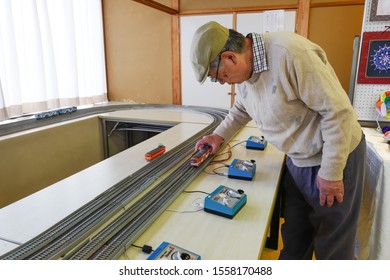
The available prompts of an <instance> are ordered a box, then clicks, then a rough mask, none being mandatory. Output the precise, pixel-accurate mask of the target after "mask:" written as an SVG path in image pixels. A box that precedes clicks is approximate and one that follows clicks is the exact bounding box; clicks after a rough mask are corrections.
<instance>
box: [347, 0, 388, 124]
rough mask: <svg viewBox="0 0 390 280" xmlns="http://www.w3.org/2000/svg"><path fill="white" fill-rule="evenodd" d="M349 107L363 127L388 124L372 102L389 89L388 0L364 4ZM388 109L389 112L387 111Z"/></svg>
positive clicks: (375, 0) (372, 0)
mask: <svg viewBox="0 0 390 280" xmlns="http://www.w3.org/2000/svg"><path fill="white" fill-rule="evenodd" d="M357 62H358V63H357V64H358V65H357V71H356V79H355V87H354V94H353V101H352V103H353V106H354V108H355V110H356V112H357V114H358V118H359V121H361V122H362V123H363V124H373V125H376V123H377V122H378V121H379V122H389V121H390V120H389V119H386V118H384V117H383V116H382V115H380V114H378V111H377V110H376V102H377V101H378V99H379V98H380V96H381V95H382V94H383V93H384V92H387V91H389V90H390V1H388V0H367V1H366V2H365V9H364V16H363V25H362V34H361V39H360V51H359V57H358V59H357ZM389 110H390V109H389Z"/></svg>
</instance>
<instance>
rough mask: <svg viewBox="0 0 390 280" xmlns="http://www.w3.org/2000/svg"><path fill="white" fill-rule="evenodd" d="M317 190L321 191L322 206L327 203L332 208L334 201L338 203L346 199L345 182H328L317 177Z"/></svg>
mask: <svg viewBox="0 0 390 280" xmlns="http://www.w3.org/2000/svg"><path fill="white" fill-rule="evenodd" d="M317 188H318V190H319V191H320V205H321V206H324V205H325V203H326V205H327V206H328V207H332V205H333V202H334V200H335V199H336V201H337V202H338V203H341V202H343V197H344V182H343V181H342V180H341V181H328V180H325V179H322V178H321V177H320V176H317Z"/></svg>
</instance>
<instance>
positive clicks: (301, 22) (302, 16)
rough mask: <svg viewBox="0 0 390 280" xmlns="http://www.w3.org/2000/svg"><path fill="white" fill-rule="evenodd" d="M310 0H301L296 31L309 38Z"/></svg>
mask: <svg viewBox="0 0 390 280" xmlns="http://www.w3.org/2000/svg"><path fill="white" fill-rule="evenodd" d="M309 14H310V0H299V4H298V12H297V28H296V29H297V30H296V32H297V33H298V34H300V35H302V36H303V37H306V38H307V35H308V33H309Z"/></svg>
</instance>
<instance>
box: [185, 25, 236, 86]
mask: <svg viewBox="0 0 390 280" xmlns="http://www.w3.org/2000/svg"><path fill="white" fill-rule="evenodd" d="M228 37H229V29H227V28H226V27H223V26H222V25H220V24H219V23H217V22H215V21H210V22H208V23H206V24H204V25H202V26H201V27H199V28H198V30H196V31H195V34H194V36H193V37H192V43H191V53H190V59H191V64H192V68H193V69H194V73H195V77H196V79H197V81H198V82H199V83H201V84H203V83H204V81H205V80H206V78H207V74H208V72H209V68H210V63H211V62H212V61H213V60H214V59H215V58H216V57H217V55H218V54H219V53H220V52H221V51H222V49H223V47H224V46H225V44H226V41H227V39H228Z"/></svg>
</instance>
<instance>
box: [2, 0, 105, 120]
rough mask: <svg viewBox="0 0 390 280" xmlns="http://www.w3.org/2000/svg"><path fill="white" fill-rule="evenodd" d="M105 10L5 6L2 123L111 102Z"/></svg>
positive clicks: (20, 0) (92, 0) (76, 4)
mask: <svg viewBox="0 0 390 280" xmlns="http://www.w3.org/2000/svg"><path fill="white" fill-rule="evenodd" d="M101 5H102V4H101V0H83V1H80V0H1V1H0V120H4V119H8V118H11V117H15V116H19V115H24V114H31V113H36V112H39V111H46V110H50V109H53V108H60V107H68V106H79V105H87V104H93V103H97V102H104V101H106V100H107V96H106V92H107V90H106V73H105V57H104V41H103V21H102V6H101Z"/></svg>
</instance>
